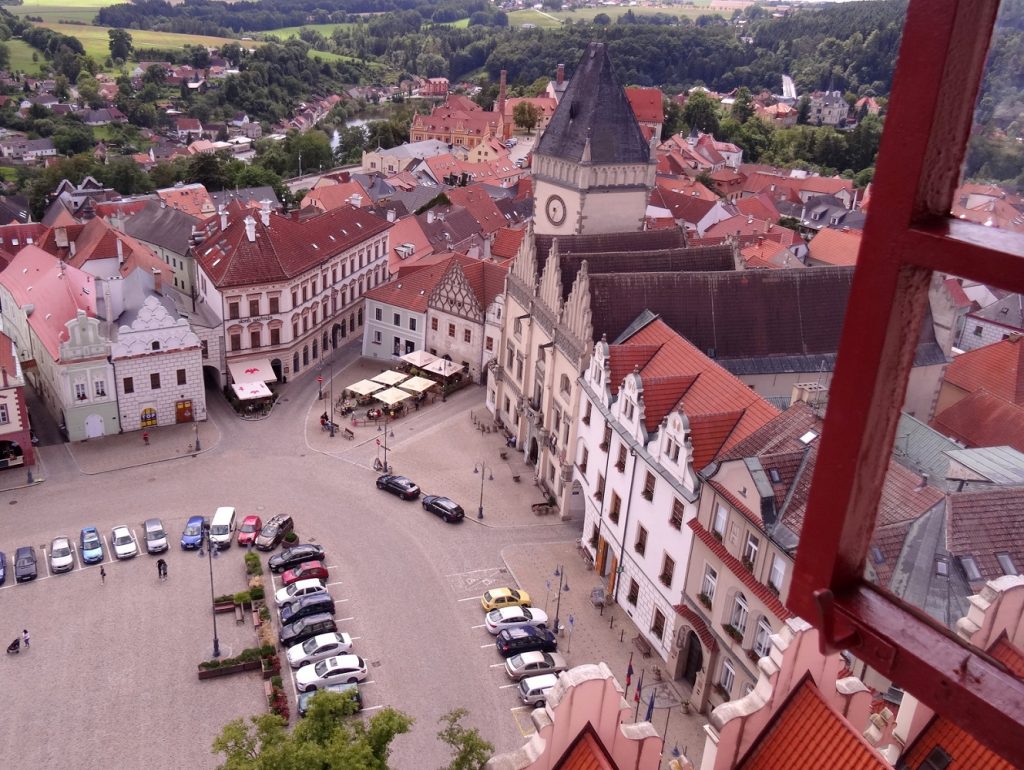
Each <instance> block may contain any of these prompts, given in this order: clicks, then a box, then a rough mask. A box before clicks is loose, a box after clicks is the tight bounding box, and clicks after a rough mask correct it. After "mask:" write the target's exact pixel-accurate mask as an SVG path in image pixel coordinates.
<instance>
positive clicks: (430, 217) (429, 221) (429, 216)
mask: <svg viewBox="0 0 1024 770" xmlns="http://www.w3.org/2000/svg"><path fill="white" fill-rule="evenodd" d="M427 224H428V225H432V224H434V210H433V209H431V210H430V211H428V212H427Z"/></svg>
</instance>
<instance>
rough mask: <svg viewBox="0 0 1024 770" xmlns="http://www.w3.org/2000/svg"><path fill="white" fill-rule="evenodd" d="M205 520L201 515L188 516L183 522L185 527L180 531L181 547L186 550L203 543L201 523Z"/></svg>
mask: <svg viewBox="0 0 1024 770" xmlns="http://www.w3.org/2000/svg"><path fill="white" fill-rule="evenodd" d="M205 522H206V519H204V518H203V517H202V516H189V517H188V521H187V522H185V529H184V531H182V533H181V547H182V548H183V549H185V550H186V551H188V550H193V549H195V548H198V547H199V546H200V545H202V543H203V524H204V523H205Z"/></svg>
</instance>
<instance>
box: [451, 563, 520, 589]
mask: <svg viewBox="0 0 1024 770" xmlns="http://www.w3.org/2000/svg"><path fill="white" fill-rule="evenodd" d="M445 577H446V578H448V584H449V585H450V586H451V589H452V593H454V594H456V595H458V596H465V595H466V594H467V593H469V592H470V591H483V590H486V589H488V588H490V587H491V586H493V585H500V584H503V583H508V582H509V576H508V569H506V568H505V567H486V568H484V569H474V570H469V571H467V572H453V573H452V574H450V575H445Z"/></svg>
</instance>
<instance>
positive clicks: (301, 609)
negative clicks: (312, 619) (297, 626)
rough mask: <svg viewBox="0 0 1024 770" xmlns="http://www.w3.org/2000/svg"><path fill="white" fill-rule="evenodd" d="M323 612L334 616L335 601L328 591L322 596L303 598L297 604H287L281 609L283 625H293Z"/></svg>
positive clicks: (314, 595)
mask: <svg viewBox="0 0 1024 770" xmlns="http://www.w3.org/2000/svg"><path fill="white" fill-rule="evenodd" d="M321 612H326V613H327V614H328V615H333V614H334V599H332V598H331V595H330V594H329V593H327V592H326V591H325V592H324V593H322V594H312V595H311V596H303V597H302V598H301V599H299V600H298V601H297V602H293V603H292V604H286V605H285V606H284V607H282V608H281V624H282V625H283V624H285V623H293V622H294V621H296V620H298V619H299V618H305V617H309V616H310V615H316V614H318V613H321Z"/></svg>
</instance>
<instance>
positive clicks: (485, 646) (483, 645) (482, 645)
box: [480, 642, 494, 650]
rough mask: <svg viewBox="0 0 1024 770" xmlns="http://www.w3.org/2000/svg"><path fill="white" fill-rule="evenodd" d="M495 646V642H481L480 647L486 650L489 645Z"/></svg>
mask: <svg viewBox="0 0 1024 770" xmlns="http://www.w3.org/2000/svg"><path fill="white" fill-rule="evenodd" d="M493 646H494V644H493V642H492V643H491V644H481V645H480V649H481V650H486V649H487V648H488V647H493Z"/></svg>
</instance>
